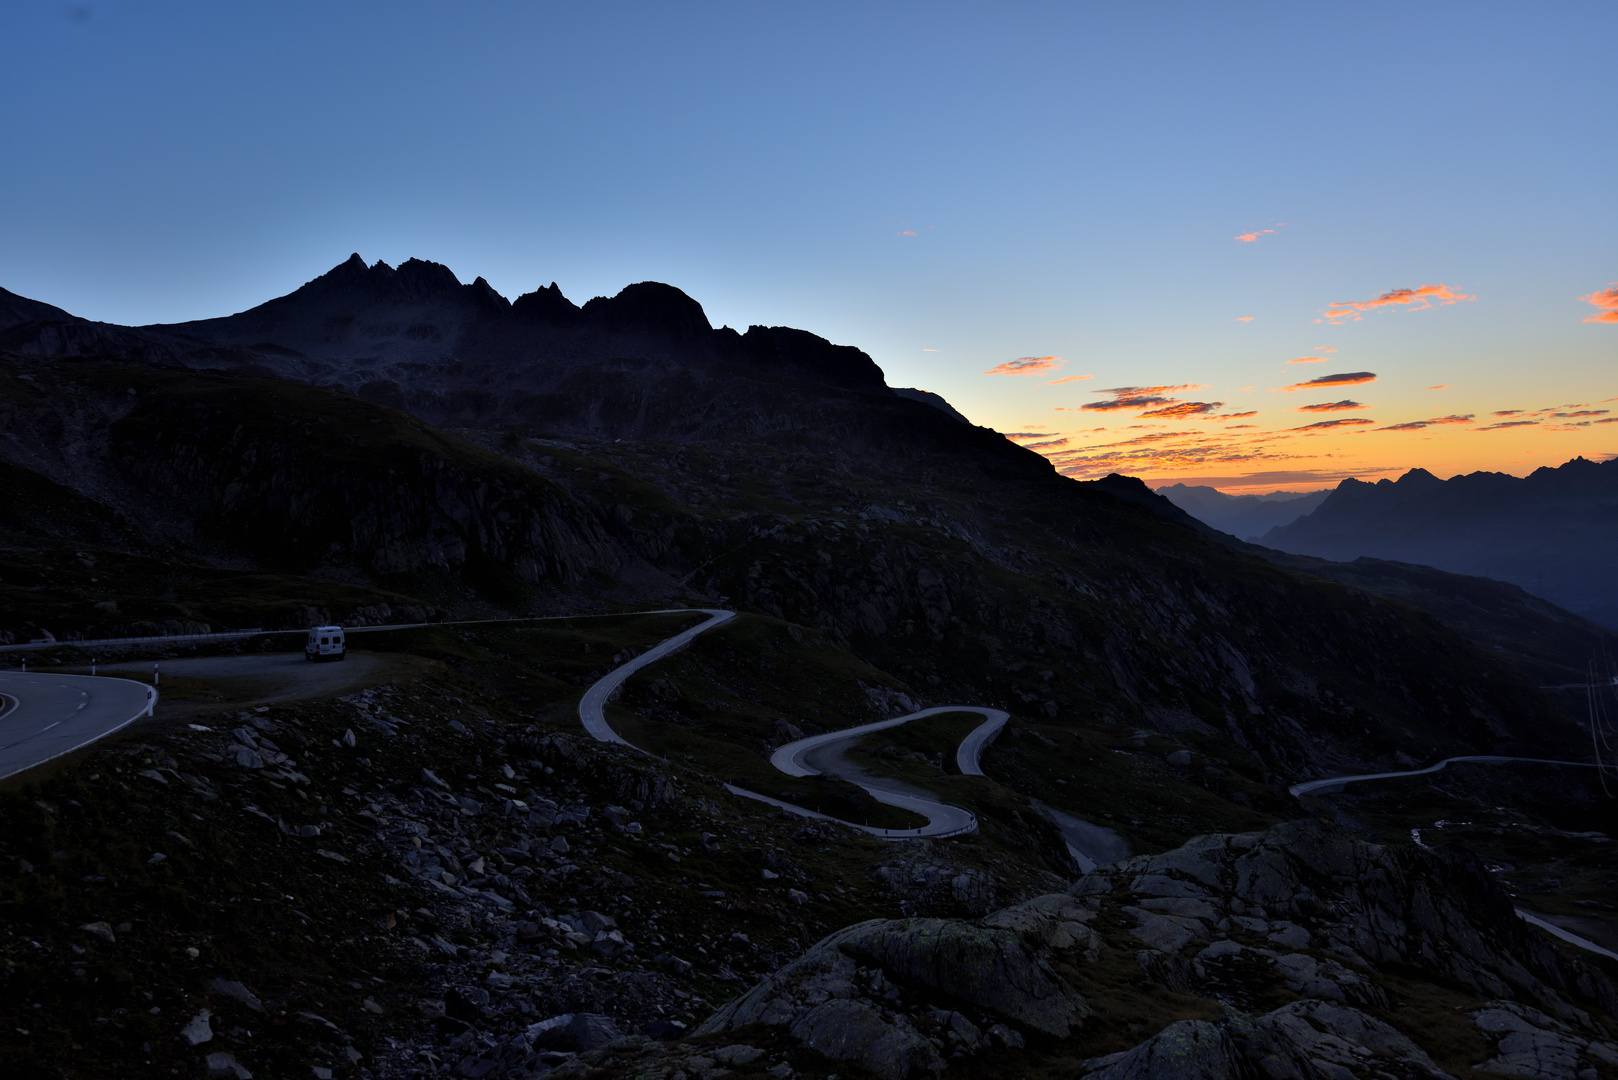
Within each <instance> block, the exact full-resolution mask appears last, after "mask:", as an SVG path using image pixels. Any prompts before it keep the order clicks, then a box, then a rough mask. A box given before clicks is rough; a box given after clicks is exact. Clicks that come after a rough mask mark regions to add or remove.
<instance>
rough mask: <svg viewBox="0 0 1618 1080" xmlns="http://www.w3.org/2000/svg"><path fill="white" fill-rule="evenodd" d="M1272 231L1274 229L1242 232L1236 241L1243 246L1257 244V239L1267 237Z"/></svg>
mask: <svg viewBox="0 0 1618 1080" xmlns="http://www.w3.org/2000/svg"><path fill="white" fill-rule="evenodd" d="M1274 231H1275V230H1274V229H1257V230H1255V231H1253V232H1244V233H1242V234H1241V235H1240V236H1238V237H1236V239H1237V240H1240V241H1241V242H1242V243H1244V244H1252V243H1255V242H1257V240H1258V238H1259V237H1261V236H1268V235H1270V234H1271V233H1273V232H1274Z"/></svg>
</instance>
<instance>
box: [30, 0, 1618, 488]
mask: <svg viewBox="0 0 1618 1080" xmlns="http://www.w3.org/2000/svg"><path fill="white" fill-rule="evenodd" d="M1615 32H1618V5H1613V4H1611V3H1610V2H1602V3H1556V4H1533V5H1529V4H1504V3H1484V4H1476V3H1467V4H1462V3H1424V4H1417V5H1412V4H1407V3H1401V4H1382V3H1374V2H1370V3H1367V2H1360V3H1353V4H1346V3H1318V4H1296V3H1287V4H1282V3H1275V4H1263V3H1245V4H1244V3H1230V4H1207V3H1168V4H1154V3H1139V4H1123V5H1120V4H1115V3H1108V4H1100V3H1094V4H1089V3H1064V4H1003V5H984V4H974V5H965V4H962V5H954V4H939V3H928V4H898V3H893V4H870V3H862V4H836V3H819V4H813V5H777V4H758V3H741V4H702V3H690V4H678V5H675V4H667V3H644V4H639V3H611V2H609V3H598V4H588V5H586V4H575V5H566V6H564V5H560V4H552V3H540V2H527V3H498V2H486V3H478V4H464V5H447V4H436V3H434V4H429V3H413V2H408V0H391V2H387V3H368V2H364V0H349V2H345V3H342V4H330V3H321V4H315V3H300V2H296V0H277V2H275V3H254V2H248V0H236V2H232V3H229V4H219V3H188V2H184V0H165V2H163V3H158V2H155V0H141V2H134V0H130V2H105V3H95V2H91V3H68V4H61V3H52V2H27V3H13V4H7V5H3V6H0V40H4V41H6V42H7V43H8V46H9V47H8V49H7V62H6V64H5V65H4V66H0V122H3V124H4V131H5V133H6V145H7V147H8V153H7V167H6V168H5V169H4V170H0V286H3V287H4V288H7V289H10V290H11V291H13V292H16V293H20V294H22V295H25V296H30V297H33V298H35V299H39V300H44V301H46V302H48V303H52V304H56V305H57V306H59V307H63V308H66V309H67V310H69V311H71V312H73V313H74V314H77V315H82V316H85V317H88V318H94V319H103V320H107V321H112V322H121V323H135V324H141V323H153V322H171V321H179V320H185V319H193V318H201V317H207V316H214V315H222V314H227V313H230V312H234V311H239V310H242V309H244V308H247V307H251V306H253V305H255V304H258V303H260V302H262V301H264V300H266V299H268V298H270V297H271V296H276V295H281V294H284V293H287V292H290V291H291V290H292V289H294V288H296V287H297V286H299V285H301V284H302V283H303V282H305V281H307V280H309V279H310V278H313V277H315V276H317V275H318V274H320V273H323V272H324V271H326V270H328V269H330V268H331V267H332V266H334V265H336V264H337V263H339V262H341V261H342V260H343V259H345V258H347V257H348V255H349V254H350V253H351V252H359V253H361V254H362V255H363V256H364V257H365V258H366V259H368V260H371V261H374V260H377V259H383V260H386V261H388V262H390V263H393V264H397V263H399V262H401V261H403V260H404V259H407V258H410V257H417V258H423V259H430V260H433V261H436V262H442V263H444V264H446V265H448V266H449V267H450V268H451V269H452V270H453V271H455V273H456V274H457V275H458V276H459V277H460V278H461V280H463V281H470V280H472V279H473V278H474V277H477V276H480V275H481V276H483V277H485V278H487V279H488V281H489V282H490V283H491V284H492V285H493V286H494V287H495V288H496V289H498V290H499V291H500V292H502V293H503V294H505V295H506V296H508V297H514V296H516V295H519V294H521V293H523V292H527V291H530V290H532V289H535V288H537V287H541V286H544V285H547V284H549V283H550V282H551V281H556V282H557V283H558V284H559V285H560V286H561V288H562V290H563V292H564V293H566V294H567V295H568V296H569V297H571V298H572V299H573V300H575V301H576V302H581V303H582V302H583V301H585V300H587V299H589V298H590V297H592V296H596V295H611V294H613V293H616V292H617V291H618V290H619V289H621V288H622V287H623V286H624V285H626V284H629V283H631V282H635V281H644V280H657V281H665V282H668V283H670V284H673V285H676V286H678V287H680V288H681V289H684V290H685V291H686V292H687V293H689V294H690V295H691V296H693V297H695V298H696V299H697V300H698V301H700V302H701V303H702V304H703V306H704V308H705V309H706V311H707V312H708V315H709V318H710V320H711V321H712V322H713V323H714V325H716V326H717V325H721V324H728V325H731V326H736V327H745V326H747V325H750V324H766V325H787V326H797V327H802V328H804V329H808V330H812V331H814V332H815V333H818V334H821V335H823V336H825V337H827V338H830V339H831V340H833V341H835V342H838V343H840V344H852V345H857V346H859V347H860V348H862V349H864V350H865V351H867V352H868V353H870V354H871V356H872V357H873V358H874V359H875V360H876V361H877V363H879V364H880V365H881V366H882V368H883V370H884V371H885V372H886V373H887V377H888V381H889V383H890V384H891V385H894V386H916V387H920V388H923V389H927V390H931V391H934V392H936V393H939V394H942V395H943V396H944V397H945V398H947V399H948V400H949V401H950V402H951V403H952V404H953V405H954V406H955V407H956V408H957V409H959V410H960V411H961V412H963V413H964V414H966V415H967V416H968V417H970V418H971V419H972V420H973V421H974V422H976V423H980V424H986V425H989V426H992V427H994V428H997V429H998V430H1000V431H1003V432H1006V433H1008V435H1010V436H1011V437H1013V438H1015V439H1017V440H1018V441H1020V442H1022V443H1024V444H1026V445H1030V446H1033V447H1035V448H1036V449H1038V450H1039V451H1040V452H1041V453H1044V454H1046V455H1047V456H1048V457H1050V458H1051V460H1052V461H1053V462H1054V463H1055V464H1056V465H1057V467H1058V468H1059V469H1060V470H1061V471H1063V472H1065V473H1068V474H1069V475H1073V476H1076V477H1080V478H1089V477H1094V476H1100V475H1104V474H1106V473H1108V472H1112V471H1118V472H1123V473H1126V474H1129V475H1135V476H1140V477H1142V478H1144V479H1146V480H1147V481H1148V482H1149V483H1152V484H1154V485H1160V484H1166V483H1171V482H1176V481H1182V482H1187V483H1208V484H1213V485H1215V486H1218V487H1220V488H1221V489H1222V490H1227V491H1234V492H1240V491H1268V490H1274V489H1286V490H1308V489H1310V488H1317V487H1323V486H1327V485H1330V484H1335V483H1336V482H1337V481H1338V480H1340V479H1341V478H1343V477H1345V476H1357V477H1360V478H1362V479H1375V478H1378V477H1383V476H1396V475H1398V474H1399V473H1401V472H1403V471H1404V470H1406V469H1408V468H1412V467H1418V466H1419V467H1423V468H1426V469H1428V470H1430V471H1432V472H1434V473H1436V474H1438V475H1440V476H1449V475H1453V474H1455V473H1460V472H1471V471H1475V470H1478V469H1490V470H1499V471H1504V472H1511V473H1516V474H1519V475H1521V474H1525V473H1527V472H1529V471H1531V470H1532V469H1534V468H1536V467H1539V466H1541V465H1554V464H1557V463H1560V462H1562V461H1565V460H1567V459H1569V458H1571V457H1574V456H1576V455H1580V454H1582V455H1584V456H1586V457H1592V458H1606V457H1611V456H1613V455H1614V454H1615V453H1618V200H1615V199H1614V197H1613V183H1614V177H1618V131H1615V123H1618V121H1615V114H1614V112H1613V109H1612V102H1613V101H1614V100H1615V99H1618V63H1614V62H1613V55H1614V54H1613V46H1612V42H1613V41H1614V40H1615Z"/></svg>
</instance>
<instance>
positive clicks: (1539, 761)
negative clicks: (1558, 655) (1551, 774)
mask: <svg viewBox="0 0 1618 1080" xmlns="http://www.w3.org/2000/svg"><path fill="white" fill-rule="evenodd" d="M1460 761H1469V762H1472V763H1473V764H1476V765H1508V764H1511V763H1512V762H1522V763H1525V764H1529V765H1571V766H1573V767H1574V768H1579V769H1599V768H1600V767H1601V766H1599V765H1597V764H1595V763H1594V762H1591V761H1552V760H1550V759H1548V758H1528V757H1498V756H1495V755H1490V754H1474V755H1471V756H1467V757H1452V758H1445V759H1444V760H1443V761H1440V762H1439V763H1438V764H1437V765H1429V766H1427V767H1426V768H1425V769H1410V770H1407V771H1405V772H1379V773H1360V774H1358V775H1356V776H1328V777H1326V778H1325V779H1322V780H1306V781H1305V782H1303V783H1301V784H1293V785H1292V786H1291V787H1289V788H1287V793H1288V794H1289V795H1291V796H1292V797H1293V798H1300V797H1302V796H1304V795H1312V794H1314V793H1315V792H1317V791H1319V792H1324V793H1331V792H1336V791H1341V790H1342V789H1343V786H1344V785H1345V784H1357V783H1360V782H1361V781H1363V780H1394V779H1397V778H1399V777H1401V776H1426V775H1427V774H1428V773H1435V772H1438V771H1439V770H1440V769H1442V768H1444V766H1446V765H1448V764H1450V763H1451V762H1460Z"/></svg>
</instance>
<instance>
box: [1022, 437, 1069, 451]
mask: <svg viewBox="0 0 1618 1080" xmlns="http://www.w3.org/2000/svg"><path fill="white" fill-rule="evenodd" d="M1067 444H1068V440H1067V439H1051V440H1050V441H1048V442H1033V443H1023V448H1024V449H1027V450H1043V449H1045V448H1046V447H1047V446H1066V445H1067Z"/></svg>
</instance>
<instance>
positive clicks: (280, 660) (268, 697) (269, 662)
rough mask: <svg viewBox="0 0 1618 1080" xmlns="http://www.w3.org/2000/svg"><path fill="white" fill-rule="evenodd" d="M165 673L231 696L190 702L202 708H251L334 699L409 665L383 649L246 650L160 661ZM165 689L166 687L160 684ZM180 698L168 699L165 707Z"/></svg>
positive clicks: (138, 666) (147, 668)
mask: <svg viewBox="0 0 1618 1080" xmlns="http://www.w3.org/2000/svg"><path fill="white" fill-rule="evenodd" d="M156 666H157V668H158V671H159V672H160V674H161V675H164V676H175V677H184V678H190V679H200V680H202V681H204V682H207V683H212V684H213V687H214V688H217V689H219V690H221V691H223V692H224V693H226V694H228V695H229V697H228V700H224V701H219V702H211V701H207V700H201V701H195V702H188V703H187V704H188V705H190V706H192V707H194V708H197V709H223V708H233V709H236V708H249V707H251V706H254V705H269V704H273V703H275V702H280V701H301V700H305V699H308V698H320V697H333V696H336V695H337V694H342V693H346V692H348V691H350V690H356V689H359V688H360V687H362V686H368V685H370V684H372V683H375V682H379V681H381V680H382V679H383V678H384V677H386V676H387V675H389V674H391V673H393V672H394V671H396V670H398V669H400V668H402V667H403V665H402V664H401V663H400V662H399V661H398V660H396V659H395V658H393V657H390V656H386V655H383V654H378V653H369V652H355V651H353V650H350V651H349V653H348V655H347V656H345V657H344V658H343V659H342V660H341V661H338V662H329V661H328V662H325V663H319V664H311V663H310V662H309V661H308V660H306V659H305V658H304V655H303V652H302V651H301V650H300V651H298V652H287V653H241V654H240V655H236V656H190V657H186V658H185V659H182V660H162V661H158V662H157V665H156ZM152 667H153V662H152V661H150V660H130V661H125V662H122V663H116V664H102V665H101V666H100V668H99V669H98V670H100V671H105V672H109V673H110V672H126V673H128V674H132V675H136V674H138V675H141V676H144V677H146V678H150V677H151V674H152ZM159 689H161V687H159ZM175 704H176V698H175V697H170V698H169V699H168V703H167V706H166V707H165V710H167V709H172V708H173V707H174V706H175Z"/></svg>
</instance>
